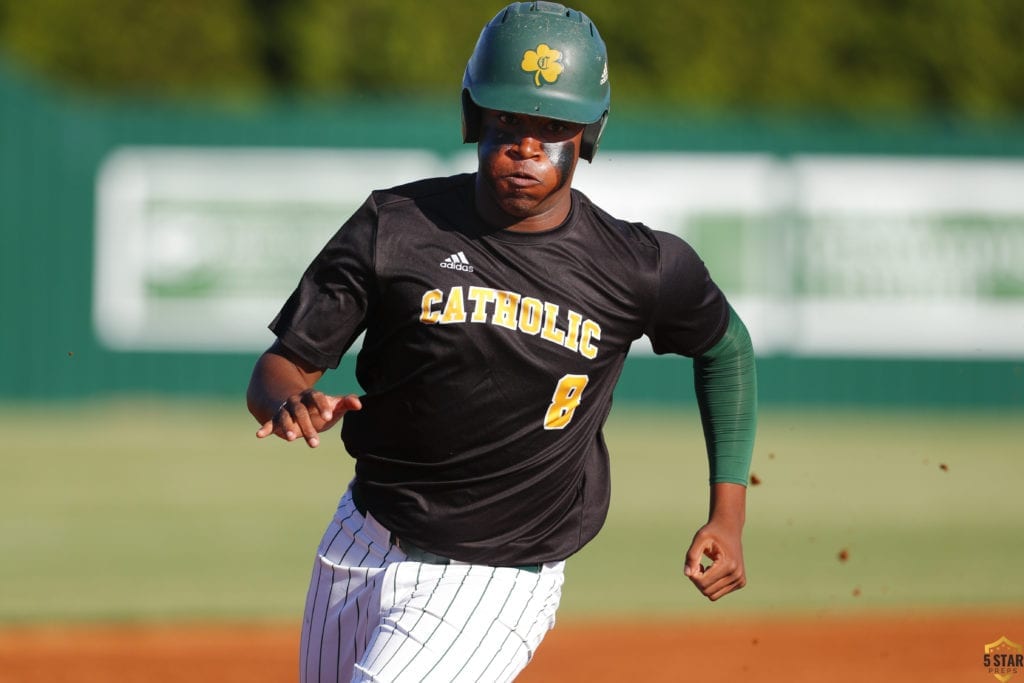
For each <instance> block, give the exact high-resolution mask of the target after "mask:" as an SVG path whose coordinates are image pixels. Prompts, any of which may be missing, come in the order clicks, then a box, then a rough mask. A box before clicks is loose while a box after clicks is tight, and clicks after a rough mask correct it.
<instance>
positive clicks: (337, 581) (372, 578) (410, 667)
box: [300, 493, 563, 683]
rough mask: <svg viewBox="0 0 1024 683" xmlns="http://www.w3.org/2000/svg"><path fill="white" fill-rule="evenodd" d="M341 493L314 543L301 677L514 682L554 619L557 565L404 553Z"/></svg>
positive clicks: (343, 681) (321, 681)
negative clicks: (428, 558)
mask: <svg viewBox="0 0 1024 683" xmlns="http://www.w3.org/2000/svg"><path fill="white" fill-rule="evenodd" d="M389 540H390V534H389V533H388V531H387V529H385V528H384V527H382V526H381V525H380V524H379V523H378V522H377V521H376V520H375V519H373V517H372V516H371V515H368V516H367V517H366V518H364V517H363V516H362V515H360V514H359V513H358V512H357V511H356V510H355V508H354V506H353V505H352V502H351V497H350V495H349V494H348V493H346V494H345V495H344V496H343V497H342V499H341V502H340V503H339V505H338V511H337V513H336V514H335V516H334V519H332V521H331V523H330V524H329V525H328V527H327V530H326V532H325V533H324V536H323V540H322V541H321V543H320V546H319V548H318V550H317V559H316V562H315V564H314V567H313V573H312V577H311V579H310V585H309V593H308V595H307V598H306V611H305V617H304V619H303V629H302V639H301V643H300V681H301V682H302V683H327V682H328V681H329V682H331V683H348V682H349V681H374V682H383V681H437V682H443V683H454V682H456V681H459V682H463V681H465V682H468V681H481V682H486V683H491V682H496V681H511V680H512V679H513V678H515V676H516V675H517V674H518V673H519V672H520V671H521V670H522V669H523V667H525V666H526V664H527V663H528V662H529V660H530V658H531V657H532V656H533V653H534V651H535V650H536V648H537V647H538V646H539V645H540V642H541V640H542V639H543V638H544V635H545V634H546V633H547V632H548V630H550V629H551V628H552V627H553V626H554V623H555V610H556V609H557V607H558V602H559V599H560V597H561V587H562V580H563V573H562V564H563V563H561V562H558V563H551V564H548V565H546V566H545V567H544V569H543V570H542V571H541V572H540V573H531V572H525V571H520V570H517V569H512V568H506V567H488V566H483V565H463V564H451V565H435V564H424V563H420V562H409V561H406V557H405V554H404V553H402V551H401V550H399V549H397V548H395V547H392V546H391V545H390V543H389Z"/></svg>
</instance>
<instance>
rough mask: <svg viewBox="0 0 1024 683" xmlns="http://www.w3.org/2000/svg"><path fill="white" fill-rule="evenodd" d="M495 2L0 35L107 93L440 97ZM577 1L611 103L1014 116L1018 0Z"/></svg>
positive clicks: (85, 23) (1023, 97)
mask: <svg viewBox="0 0 1024 683" xmlns="http://www.w3.org/2000/svg"><path fill="white" fill-rule="evenodd" d="M501 4H502V3H501V2H498V3H495V4H493V5H491V4H483V3H478V2H468V1H466V0H435V1H434V2H423V1H422V0H361V1H360V2H345V1H344V0H219V1H218V2H212V3H211V2H205V1H204V0H146V1H144V2H139V1H138V0H77V1H76V0H34V1H33V2H26V1H25V0H0V42H2V44H3V50H4V51H5V52H6V53H8V54H9V55H11V56H13V57H14V58H15V59H17V60H19V61H21V62H23V63H25V64H28V65H30V66H31V67H32V68H35V69H36V70H38V71H40V72H42V73H44V74H46V75H47V76H49V77H52V78H56V79H60V80H63V81H67V82H70V83H74V84H77V85H80V86H88V87H90V88H95V89H98V90H104V91H125V90H127V91H140V90H141V91H159V92H160V93H166V94H170V95H175V96H178V95H202V96H206V97H222V96H229V97H230V96H238V95H252V94H270V93H277V94H281V93H286V94H289V95H314V96H321V97H323V96H326V97H332V96H339V95H347V94H360V95H365V94H375V93H376V94H402V95H427V96H432V95H437V96H444V97H451V96H452V95H453V93H455V92H457V90H458V85H459V82H460V79H461V76H462V70H463V68H464V67H465V63H466V59H467V57H468V56H469V53H470V51H471V50H472V46H473V43H474V41H475V40H476V37H477V35H478V33H479V31H480V29H481V27H482V26H483V24H484V23H485V22H486V21H487V20H488V19H489V18H490V17H491V16H493V14H494V12H495V11H496V10H497V9H498V8H499V7H500V6H501ZM570 4H572V3H570ZM578 7H579V8H580V9H583V10H584V11H585V12H587V13H588V14H589V15H590V16H591V17H592V18H593V19H594V20H595V22H596V23H597V25H598V26H599V27H600V29H601V31H602V34H603V35H604V38H605V40H606V42H607V43H608V45H609V49H610V52H611V75H612V84H613V89H614V91H615V102H616V106H625V105H627V104H630V103H635V104H636V105H638V106H645V105H650V104H652V103H655V104H665V105H671V106H683V107H686V108H690V109H701V108H703V109H711V110H723V109H724V110H731V111H737V110H740V111H751V110H752V111H755V112H784V113H796V114H808V113H812V114H822V113H823V114H865V113H866V114H871V115H877V114H884V115H921V114H928V115H933V114H940V115H952V116H963V117H972V118H980V119H985V118H991V117H1005V118H1009V117H1020V116H1022V115H1024V51H1022V49H1021V46H1022V45H1024V2H1021V0H982V1H978V0H830V1H829V2H813V1H810V0H772V1H771V2H758V1H756V0H716V2H707V0H648V1H647V2H643V3H631V2H624V1H623V0H586V2H582V3H579V4H578Z"/></svg>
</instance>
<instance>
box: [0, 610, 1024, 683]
mask: <svg viewBox="0 0 1024 683" xmlns="http://www.w3.org/2000/svg"><path fill="white" fill-rule="evenodd" d="M1003 636H1005V637H1006V638H1008V639H1009V640H1010V641H1013V642H1014V643H1021V642H1022V641H1024V614H1022V613H1020V612H1019V611H1018V612H1015V613H998V614H979V613H976V612H972V613H970V614H959V615H958V614H952V615H927V616H923V615H915V616H912V617H911V616H902V617H901V616H887V617H865V616H861V617H847V618H835V617H809V618H805V619H785V620H774V619H772V620H769V619H756V620H730V621H715V622H712V623H710V624H693V623H687V624H674V623H665V622H655V623H640V622H631V623H621V622H616V623H594V622H586V623H562V624H560V625H559V626H558V627H557V628H556V629H555V630H554V631H552V632H551V634H550V635H549V636H548V638H547V639H546V640H545V641H544V644H543V645H542V646H541V649H540V651H539V652H538V653H537V656H536V658H535V659H534V661H533V663H532V664H531V665H530V667H529V668H528V669H527V670H526V672H524V673H523V675H522V676H520V678H519V681H520V682H521V683H548V682H558V681H570V682H576V681H580V682H585V683H601V682H604V681H616V682H617V683H619V682H621V681H644V682H646V683H660V682H665V683H669V682H671V683H679V682H685V681H701V682H702V683H710V682H713V681H723V682H724V681H729V682H730V683H732V682H736V681H757V682H764V683H775V682H776V681H780V682H781V681H786V682H787V683H800V682H802V681H807V682H810V681H829V682H830V683H865V682H874V681H911V682H912V681H921V682H927V683H945V682H949V683H953V682H955V683H970V682H971V681H978V682H979V683H984V682H985V681H989V682H991V681H995V680H997V679H996V678H995V675H994V674H995V673H1001V675H1002V676H1004V680H1005V676H1007V675H1011V678H1010V679H1009V680H1016V681H1020V683H1024V670H1022V671H1020V672H1019V673H1015V672H1013V671H1002V672H991V671H988V670H986V669H985V667H984V665H983V662H982V655H983V653H984V647H985V645H986V644H987V643H992V642H995V641H997V640H999V639H1000V637H1003ZM297 637H298V636H297V630H296V628H295V627H294V626H292V625H283V626H246V627H231V626H206V625H204V626H191V627H190V626H135V627H132V626H117V627H114V626H103V627H91V628H84V627H45V628H43V627H24V628H7V629H4V630H0V682H2V683H15V682H16V683H35V682H36V681H47V682H48V683H54V682H60V681H77V682H81V683H90V682H95V681H117V682H118V683H133V682H135V681H139V682H141V681H146V682H149V681H154V680H159V681H163V682H164V683H174V682H179V681H180V682H182V683H184V682H186V681H187V682H189V683H206V682H214V681H216V682H217V683H230V682H232V681H239V682H241V681H246V682H247V683H263V682H266V683H271V682H275V683H278V682H281V681H293V680H295V673H296V665H295V662H294V658H295V650H296V647H297V642H296V641H297Z"/></svg>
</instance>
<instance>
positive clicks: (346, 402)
mask: <svg viewBox="0 0 1024 683" xmlns="http://www.w3.org/2000/svg"><path fill="white" fill-rule="evenodd" d="M362 407H363V404H362V402H361V401H360V400H359V397H358V396H356V395H355V394H346V395H345V396H330V395H328V394H325V393H323V392H322V391H316V390H315V389H307V390H306V391H303V392H302V393H299V394H295V395H294V396H290V397H289V398H288V400H286V401H285V402H284V403H282V404H281V406H280V407H279V408H278V409H277V412H275V413H274V415H273V417H271V418H270V419H269V420H267V421H266V422H264V423H263V424H262V425H261V426H260V428H259V430H257V432H256V436H257V438H260V439H264V438H266V437H268V436H270V435H271V434H276V435H277V436H279V437H280V438H282V439H284V440H285V441H295V440H296V439H298V438H300V437H301V438H303V439H305V440H306V444H307V445H308V446H309V447H310V448H316V447H317V446H319V445H320V433H321V432H325V431H327V430H328V429H330V428H331V427H333V426H334V425H336V424H337V423H338V422H340V421H341V418H342V417H344V416H345V413H347V412H348V411H350V410H359V409H360V408H362Z"/></svg>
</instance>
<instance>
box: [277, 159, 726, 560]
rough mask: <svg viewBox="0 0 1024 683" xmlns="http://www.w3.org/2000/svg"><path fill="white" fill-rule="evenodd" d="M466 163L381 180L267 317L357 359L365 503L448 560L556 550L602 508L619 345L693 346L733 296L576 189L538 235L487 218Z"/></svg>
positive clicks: (297, 342)
mask: <svg viewBox="0 0 1024 683" xmlns="http://www.w3.org/2000/svg"><path fill="white" fill-rule="evenodd" d="M474 179H475V176H474V175H473V174H463V175H458V176H453V177H451V178H438V179H431V180H424V181H420V182H416V183H412V184H409V185H405V186H402V187H398V188H393V189H390V190H384V191H376V192H373V193H372V194H371V196H370V197H369V198H368V199H367V200H366V202H365V203H364V204H363V205H362V207H361V208H360V209H359V210H358V211H357V212H356V213H355V214H353V216H352V217H351V218H350V219H349V220H348V221H347V222H346V223H345V224H344V225H343V226H342V227H341V229H340V230H339V231H338V232H337V233H336V234H335V235H334V236H333V237H332V238H331V240H330V241H329V242H328V244H327V245H326V246H325V247H324V249H323V251H322V252H321V253H320V254H319V255H318V256H317V257H316V259H315V260H314V261H313V262H312V264H311V265H310V267H309V268H308V269H307V271H306V272H305V274H304V275H303V276H302V279H301V282H300V283H299V285H298V287H297V289H296V290H295V292H294V293H293V294H292V295H291V297H290V298H289V299H288V301H287V303H286V304H285V306H284V307H283V309H282V311H281V313H280V314H279V315H278V316H277V318H276V319H275V320H274V322H273V323H272V324H271V329H272V330H273V331H274V332H275V334H277V335H278V337H279V339H280V341H281V343H283V344H284V345H285V346H286V347H287V348H288V349H290V350H291V351H293V352H294V353H296V354H297V355H298V356H299V357H301V358H303V359H304V360H306V361H307V362H308V363H310V364H312V365H315V366H317V367H320V368H333V367H337V366H338V364H339V362H340V360H341V357H342V355H343V354H344V352H345V351H346V350H347V349H348V348H349V346H350V345H351V344H352V343H353V341H354V340H355V339H356V338H357V337H358V336H359V335H360V334H361V333H362V332H364V331H365V337H364V339H363V343H362V348H361V350H360V351H359V354H358V357H357V360H356V377H357V380H358V382H359V384H360V386H361V387H362V389H363V391H364V395H363V396H362V397H361V398H362V403H363V408H362V410H360V411H357V412H350V413H348V414H346V415H345V419H344V422H343V427H342V439H343V441H344V443H345V447H346V449H347V450H348V452H349V453H350V454H351V455H352V456H353V457H354V458H355V459H356V483H355V485H356V486H358V488H359V493H360V495H361V498H362V500H363V501H364V502H365V504H366V506H367V507H368V508H369V509H370V510H371V511H372V512H373V514H374V516H375V517H377V518H378V519H379V520H380V522H381V523H383V524H384V525H385V526H387V527H388V528H389V529H391V530H392V531H393V532H394V533H395V534H396V535H397V536H399V537H400V538H404V539H407V540H408V541H410V542H412V543H414V544H416V545H418V546H420V547H422V548H425V549H427V550H430V551H431V552H434V553H437V554H439V555H444V556H447V557H452V558H454V559H456V560H461V561H466V562H480V563H486V564H495V565H510V564H511V565H519V564H528V563H537V562H545V561H552V560H561V559H565V558H566V557H568V556H569V555H571V554H573V553H574V552H576V551H577V550H579V549H580V548H581V547H583V545H584V544H586V543H587V541H589V540H590V539H591V538H593V537H594V535H595V534H596V533H597V532H598V530H599V529H600V527H601V526H602V524H603V523H604V520H605V516H606V514H607V511H608V502H609V493H610V483H609V465H608V452H607V449H606V447H605V443H604V439H603V436H602V427H603V425H604V423H605V419H606V417H607V416H608V412H609V410H610V408H611V402H612V391H613V388H614V386H615V383H616V381H617V380H618V378H619V374H620V372H621V370H622V367H623V362H624V360H625V358H626V353H627V351H628V350H629V348H630V344H631V343H632V342H633V341H634V340H636V339H638V338H639V337H640V336H642V335H644V334H647V335H648V336H649V338H650V340H651V342H652V345H653V348H654V350H655V352H657V353H677V354H682V355H686V356H695V355H698V354H700V353H702V352H703V351H705V350H707V349H708V348H710V347H711V346H712V345H713V344H714V343H715V342H716V341H718V339H719V338H720V337H721V336H722V334H723V333H724V330H725V327H726V325H727V323H728V305H727V303H726V300H725V297H724V296H723V294H722V292H721V291H720V290H719V288H718V287H717V286H716V285H715V284H714V282H713V281H712V280H711V278H710V277H709V275H708V272H707V270H706V268H705V267H704V264H703V263H702V262H701V260H700V259H699V258H698V256H697V254H696V253H695V252H694V251H693V249H692V248H691V247H690V246H689V245H687V244H686V243H685V242H684V241H683V240H681V239H679V238H678V237H676V236H673V235H670V234H668V233H664V232H658V231H654V230H651V229H650V228H648V227H646V226H643V225H640V224H636V223H628V222H625V221H621V220H617V219H615V218H613V217H611V216H609V215H608V214H607V213H605V212H604V211H602V210H601V209H599V208H598V207H596V206H595V205H594V204H592V203H591V202H590V200H589V199H588V198H587V197H586V196H585V195H583V194H582V193H580V192H578V191H576V190H573V192H572V209H571V212H570V215H569V217H568V218H567V219H566V221H565V222H564V223H563V224H562V225H561V226H560V227H558V228H556V229H553V230H550V231H547V232H543V233H517V232H509V231H505V230H495V229H494V228H490V227H488V226H486V225H485V224H484V223H483V222H482V220H481V219H480V218H479V216H478V215H477V213H476V211H475V209H474V204H473V196H474V194H473V188H474Z"/></svg>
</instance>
